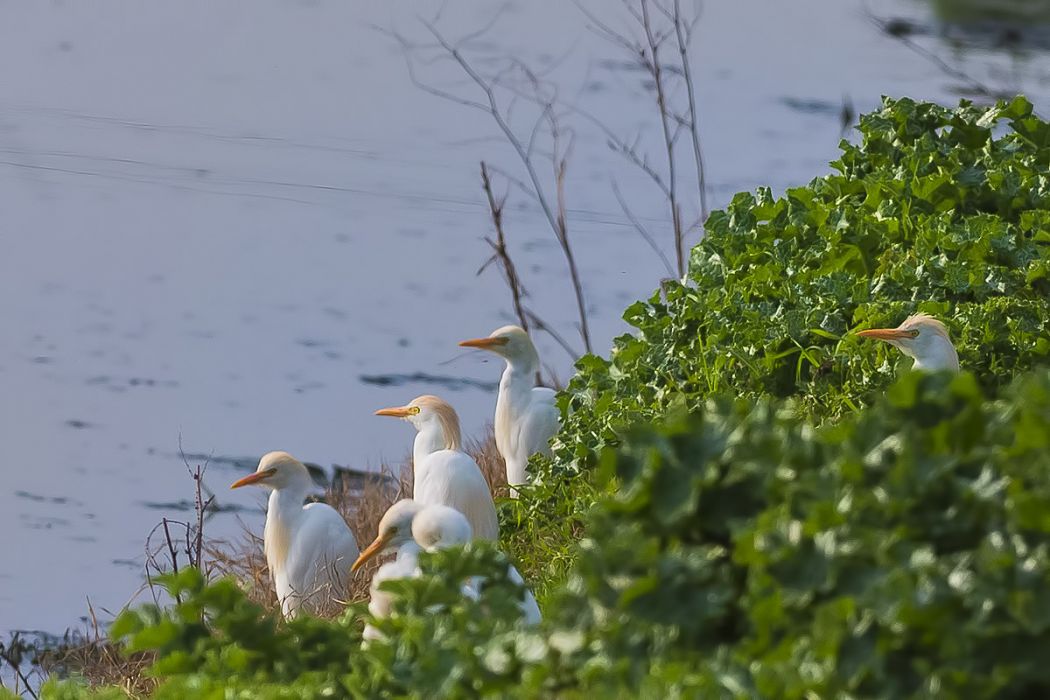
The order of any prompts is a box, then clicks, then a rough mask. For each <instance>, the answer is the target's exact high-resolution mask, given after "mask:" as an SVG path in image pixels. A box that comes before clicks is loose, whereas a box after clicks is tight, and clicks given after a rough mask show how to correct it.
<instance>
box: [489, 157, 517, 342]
mask: <svg viewBox="0 0 1050 700" xmlns="http://www.w3.org/2000/svg"><path fill="white" fill-rule="evenodd" d="M481 186H482V188H483V189H484V190H485V198H486V199H487V200H488V203H489V214H491V216H492V225H493V227H494V228H495V229H496V240H495V241H493V240H492V239H491V238H485V240H486V241H487V242H488V244H489V245H490V246H492V250H493V254H492V258H490V261H491V260H497V261H498V262H499V264H500V270H501V271H502V272H503V279H504V280H505V281H506V282H507V287H509V288H510V296H511V299H512V301H513V303H514V315H515V316H517V317H518V323H520V324H521V327H522V328H523V329H524V330H525V332H526V333H528V332H529V317H528V316H527V315H526V314H525V308H524V307H523V306H522V303H521V300H522V298H523V297H524V296H525V288H524V287H523V286H522V284H521V278H520V277H518V271H517V268H515V267H514V261H513V260H511V257H510V253H509V252H508V251H507V239H506V237H505V236H504V233H503V205H504V203H505V201H506V198H503V199H500V200H499V201H498V202H497V201H496V197H495V195H493V194H492V181H491V179H490V178H489V171H488V167H487V166H486V165H485V161H481ZM487 265H488V263H485V265H484V266H482V268H481V270H478V274H481V271H482V270H484V269H485V267H486V266H487Z"/></svg>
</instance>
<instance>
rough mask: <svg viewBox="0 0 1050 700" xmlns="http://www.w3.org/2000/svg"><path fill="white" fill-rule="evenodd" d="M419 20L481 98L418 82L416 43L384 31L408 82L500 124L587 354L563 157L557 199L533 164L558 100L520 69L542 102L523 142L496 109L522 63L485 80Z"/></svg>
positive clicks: (555, 157) (587, 336)
mask: <svg viewBox="0 0 1050 700" xmlns="http://www.w3.org/2000/svg"><path fill="white" fill-rule="evenodd" d="M423 24H424V26H426V28H427V30H428V31H429V32H430V34H431V35H432V36H433V37H434V39H435V41H436V42H437V46H438V47H440V48H441V49H442V50H443V51H444V52H445V54H446V55H447V56H448V57H450V58H451V59H452V60H453V61H454V62H455V63H456V64H457V65H458V66H459V68H460V69H461V70H462V71H463V73H464V74H465V75H466V76H467V77H468V78H469V79H470V80H471V82H473V83H474V85H475V86H476V87H477V88H478V89H480V90H481V93H482V95H483V98H484V99H483V101H477V100H472V99H469V98H465V97H462V96H461V95H457V94H455V93H452V92H449V91H446V90H442V89H440V88H435V87H434V86H433V85H428V84H426V83H424V82H423V81H421V80H419V78H418V76H417V75H416V72H415V65H414V60H413V56H414V52H415V51H417V50H418V49H419V48H421V47H419V46H418V45H416V44H413V43H411V42H409V41H407V40H406V39H404V38H403V37H401V36H399V35H397V34H395V33H391V32H387V33H388V34H391V35H392V36H394V37H395V39H397V41H398V42H399V43H400V44H401V47H402V49H403V52H404V55H405V59H406V62H407V64H408V68H409V78H410V79H411V80H412V82H413V84H415V85H416V86H417V87H419V88H420V89H422V90H424V91H426V92H428V93H430V94H432V95H435V96H437V97H441V98H442V99H446V100H449V101H452V102H455V103H457V104H461V105H464V106H467V107H471V108H474V109H479V110H481V111H484V112H486V113H488V114H489V116H490V117H491V118H492V120H493V121H494V122H495V123H496V126H497V127H498V128H499V130H500V132H501V133H502V134H503V136H504V138H505V139H506V141H507V143H509V144H510V146H511V148H512V149H513V150H514V152H515V154H516V155H517V157H518V160H519V161H520V162H521V164H522V166H523V167H524V169H525V173H526V174H527V176H528V177H527V181H528V185H529V187H527V188H526V189H527V190H531V192H530V194H531V195H534V199H535V201H536V202H537V204H539V207H540V210H541V211H542V212H543V216H544V218H545V219H546V220H547V223H548V225H549V226H550V228H551V231H552V232H553V233H554V235H555V237H556V238H557V239H558V243H559V245H560V247H561V249H562V253H563V255H564V256H565V260H566V264H567V266H568V268H569V277H570V280H571V282H572V286H573V293H574V294H575V296H576V306H577V313H578V314H579V320H578V327H579V331H580V336H581V338H582V339H583V343H584V346H585V348H586V349H587V352H590V351H591V338H590V329H589V325H588V320H587V305H586V302H585V300H584V292H583V283H582V281H581V279H580V274H579V269H578V267H577V265H576V260H575V256H574V254H573V250H572V244H571V241H570V239H569V230H568V222H567V217H566V208H565V193H564V188H563V187H562V188H561V189H559V187H560V186H559V185H558V182H557V172H559V171H560V172H561V173H562V175H564V171H565V167H566V163H565V158H564V157H562V158H561V159H560V161H561V162H559V156H558V153H557V147H555V152H554V153H552V154H551V155H550V158H551V160H552V162H554V167H555V173H556V175H555V183H554V187H555V194H554V197H555V198H556V201H555V202H553V203H552V200H551V195H549V194H548V190H547V188H545V187H544V182H543V180H542V179H541V177H540V174H539V171H538V169H537V166H536V156H537V150H536V142H537V138H538V134H539V129H540V128H541V125H542V124H544V123H546V124H547V125H548V127H550V128H551V130H552V138H556V136H555V133H554V132H557V131H558V122H557V115H556V114H555V113H554V109H553V107H554V105H555V103H556V101H557V97H556V95H555V94H550V93H549V92H548V91H546V90H544V89H543V88H542V84H541V83H540V81H539V80H538V78H537V77H536V76H535V74H533V73H531V72H529V71H527V69H526V70H524V71H523V73H524V74H525V75H526V76H527V77H528V78H529V80H530V82H531V84H532V87H533V93H534V94H533V95H531V96H530V99H532V100H533V101H534V102H536V103H537V104H539V105H541V107H542V109H541V114H540V115H539V117H538V118H537V120H536V122H535V123H534V124H533V126H532V129H531V131H530V136H529V138H528V141H523V140H522V139H521V138H519V137H518V135H517V134H516V133H515V131H514V129H513V127H512V126H511V124H510V122H509V115H508V112H507V110H504V109H502V108H501V107H500V104H499V100H498V99H497V94H496V90H497V88H498V87H502V86H504V83H503V79H504V76H505V75H506V74H507V73H508V71H509V70H510V69H521V68H522V67H521V65H520V64H519V63H517V62H514V61H511V62H510V64H509V68H506V69H504V70H502V71H500V72H499V73H498V74H497V75H496V77H495V78H486V77H484V76H482V75H481V74H480V73H479V72H478V71H477V69H476V68H475V67H474V66H473V65H472V64H471V62H470V61H469V60H467V58H466V57H465V56H464V55H463V52H462V51H461V48H460V47H461V46H462V41H461V42H459V43H457V44H453V43H451V42H450V41H449V40H448V39H446V38H445V36H444V35H442V34H441V32H440V31H438V29H437V27H436V26H435V24H434V23H433V22H427V21H423ZM468 36H471V37H476V36H477V33H473V34H471V35H468Z"/></svg>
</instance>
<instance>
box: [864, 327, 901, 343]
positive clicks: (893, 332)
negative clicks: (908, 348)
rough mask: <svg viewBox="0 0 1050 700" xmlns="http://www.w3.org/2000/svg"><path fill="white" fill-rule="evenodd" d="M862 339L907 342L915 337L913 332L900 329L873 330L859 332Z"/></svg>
mask: <svg viewBox="0 0 1050 700" xmlns="http://www.w3.org/2000/svg"><path fill="white" fill-rule="evenodd" d="M857 335H858V336H860V337H861V338H875V339H876V340H905V339H911V338H914V337H915V334H914V333H912V332H911V331H902V330H900V329H899V328H872V329H870V330H866V331H857Z"/></svg>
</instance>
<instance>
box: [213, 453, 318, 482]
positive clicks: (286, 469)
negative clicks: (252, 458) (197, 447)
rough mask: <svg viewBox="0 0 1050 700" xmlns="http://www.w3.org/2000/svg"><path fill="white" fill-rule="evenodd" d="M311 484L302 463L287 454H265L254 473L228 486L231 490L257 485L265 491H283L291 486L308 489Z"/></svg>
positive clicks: (308, 474)
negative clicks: (265, 489)
mask: <svg viewBox="0 0 1050 700" xmlns="http://www.w3.org/2000/svg"><path fill="white" fill-rule="evenodd" d="M312 483H313V480H312V479H311V478H310V472H308V471H307V470H306V467H305V466H304V465H303V463H302V462H300V461H299V460H297V459H296V458H295V457H293V456H291V455H290V454H288V453H287V452H267V453H266V454H265V455H263V458H262V459H260V460H259V466H258V468H256V470H255V473H253V474H249V475H248V476H246V477H244V478H243V479H238V480H237V481H235V482H233V483H232V484H231V485H230V488H231V489H239V488H240V487H242V486H248V485H250V484H257V485H259V486H262V487H264V488H267V489H283V488H288V487H291V486H297V487H302V488H309V486H310V485H311V484H312Z"/></svg>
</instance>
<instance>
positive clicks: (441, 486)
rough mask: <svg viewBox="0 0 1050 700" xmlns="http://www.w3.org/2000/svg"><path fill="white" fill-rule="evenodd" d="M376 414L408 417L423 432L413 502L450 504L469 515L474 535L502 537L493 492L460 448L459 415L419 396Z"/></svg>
mask: <svg viewBox="0 0 1050 700" xmlns="http://www.w3.org/2000/svg"><path fill="white" fill-rule="evenodd" d="M376 415H377V416H393V417H395V418H404V419H405V420H407V421H408V422H409V423H411V424H412V425H413V426H415V428H416V430H417V431H418V432H417V434H416V439H415V442H414V443H413V447H412V462H413V470H414V472H415V477H414V481H413V485H412V498H413V499H414V500H415V501H417V502H418V503H419V504H420V505H423V506H428V505H434V504H437V505H445V506H449V507H451V508H455V509H456V510H458V511H459V512H460V513H462V514H463V515H465V516H466V518H467V521H468V522H469V523H470V527H471V529H472V530H473V532H474V536H475V537H478V538H480V539H485V540H496V539H499V521H498V520H497V519H496V505H495V503H493V502H492V491H491V490H490V489H489V485H488V482H487V481H485V477H484V476H483V475H482V473H481V468H480V467H478V463H477V462H475V461H474V459H473V458H472V457H471V456H470V455H468V454H466V453H465V452H462V451H461V450H460V445H461V443H462V439H461V437H460V432H459V417H458V416H457V415H456V411H455V410H454V409H453V408H452V407H451V406H450V405H448V403H446V402H445V401H443V400H441V399H439V398H438V397H436V396H429V395H428V396H417V397H416V398H414V399H412V401H411V402H409V403H408V405H406V406H397V407H395V408H381V409H379V410H378V411H376Z"/></svg>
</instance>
